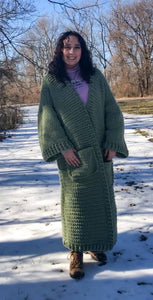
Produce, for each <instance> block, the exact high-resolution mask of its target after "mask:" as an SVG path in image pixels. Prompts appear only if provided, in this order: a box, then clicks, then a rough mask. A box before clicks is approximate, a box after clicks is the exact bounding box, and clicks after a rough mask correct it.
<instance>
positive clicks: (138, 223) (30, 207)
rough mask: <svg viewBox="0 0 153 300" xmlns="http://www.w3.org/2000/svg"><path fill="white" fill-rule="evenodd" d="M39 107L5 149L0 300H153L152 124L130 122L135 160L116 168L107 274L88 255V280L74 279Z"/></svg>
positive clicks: (138, 119)
mask: <svg viewBox="0 0 153 300" xmlns="http://www.w3.org/2000/svg"><path fill="white" fill-rule="evenodd" d="M37 109H38V107H37V106H31V107H26V108H24V110H25V117H24V124H23V125H22V126H21V127H20V128H18V129H17V130H14V131H11V132H10V134H11V135H12V137H11V138H8V139H6V140H4V141H3V142H1V143H0V158H1V159H0V199H1V201H0V203H1V211H0V225H1V227H0V230H1V231H0V284H1V285H0V300H57V299H63V300H70V299H71V300H78V299H79V300H85V299H86V300H101V299H102V300H106V299H110V300H120V299H122V300H123V299H125V300H129V299H130V300H131V299H133V300H153V201H152V200H153V143H152V142H150V141H149V140H148V139H149V137H147V138H146V137H144V136H142V135H140V134H138V133H136V131H135V129H136V128H140V129H142V130H145V131H147V132H149V135H150V137H151V136H152V137H153V125H152V124H153V116H151V115H150V116H149V115H148V116H136V115H127V114H126V115H125V133H126V141H127V144H128V148H129V152H130V155H129V157H128V159H125V160H121V159H115V160H114V171H115V194H116V203H117V208H118V242H117V244H116V245H115V247H114V249H113V250H112V251H110V252H108V253H107V255H108V263H107V264H106V265H105V266H100V265H99V263H97V262H95V261H93V260H92V259H91V257H90V256H89V255H88V254H85V255H84V268H85V277H84V278H83V279H82V280H80V281H76V280H74V279H71V278H70V277H69V260H68V254H69V251H68V250H67V249H65V248H64V246H63V245H62V239H61V216H60V186H59V177H58V171H57V166H56V163H51V164H47V163H45V162H43V160H42V157H41V153H40V148H39V144H38V137H37Z"/></svg>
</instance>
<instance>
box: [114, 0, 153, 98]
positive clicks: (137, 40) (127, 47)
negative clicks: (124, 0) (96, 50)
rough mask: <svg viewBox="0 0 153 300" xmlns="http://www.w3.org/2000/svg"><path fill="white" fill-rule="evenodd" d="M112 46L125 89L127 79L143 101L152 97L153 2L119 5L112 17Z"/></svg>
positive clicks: (151, 0)
mask: <svg viewBox="0 0 153 300" xmlns="http://www.w3.org/2000/svg"><path fill="white" fill-rule="evenodd" d="M110 43H111V47H112V49H113V50H112V53H113V56H112V59H114V58H115V61H116V64H117V65H118V70H117V72H119V73H118V79H119V80H120V82H122V85H123V82H124V81H125V79H126V81H127V82H128V83H129V85H131V87H132V86H133V87H135V90H136V91H139V93H140V95H141V96H142V97H143V96H144V95H149V93H151V92H152V90H151V88H152V82H151V77H152V72H153V71H152V66H153V65H152V63H153V61H152V58H153V0H140V1H135V2H133V3H132V4H127V5H122V4H121V1H118V3H117V7H114V8H113V11H112V15H111V17H110ZM119 74H120V76H119ZM115 75H116V74H115ZM119 77H120V78H119ZM116 81H117V80H116Z"/></svg>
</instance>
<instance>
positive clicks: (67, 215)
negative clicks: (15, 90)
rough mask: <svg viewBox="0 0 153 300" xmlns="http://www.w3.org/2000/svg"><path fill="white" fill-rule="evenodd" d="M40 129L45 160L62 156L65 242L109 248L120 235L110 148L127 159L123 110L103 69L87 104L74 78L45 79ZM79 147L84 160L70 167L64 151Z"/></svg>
mask: <svg viewBox="0 0 153 300" xmlns="http://www.w3.org/2000/svg"><path fill="white" fill-rule="evenodd" d="M38 131H39V141H40V147H41V151H42V155H43V158H44V160H45V161H47V162H51V161H54V160H57V165H58V169H59V175H60V183H61V215H62V233H63V243H64V245H65V246H66V247H67V248H69V249H71V250H74V251H89V250H90V251H106V250H110V249H112V247H113V246H114V244H115V242H116V237H117V225H116V224H117V220H116V205H115V200H114V190H113V165H112V162H105V161H104V156H103V153H104V149H112V150H114V151H116V153H117V156H118V157H121V158H125V157H127V156H128V150H127V147H126V143H125V140H124V121H123V115H122V112H121V110H120V108H119V106H118V104H117V103H116V101H115V99H114V97H113V95H112V93H111V90H110V88H109V86H108V84H107V81H106V80H105V78H104V76H103V75H102V74H101V72H100V71H99V70H98V69H96V72H95V74H94V75H93V76H92V77H91V82H90V85H89V95H88V104H87V106H86V107H85V106H84V104H83V102H82V100H81V99H80V97H79V95H78V94H77V92H76V91H75V90H74V89H73V87H72V85H71V82H69V81H66V84H65V85H64V84H63V83H60V82H58V81H56V79H55V77H54V76H51V75H50V74H48V75H46V77H45V78H44V81H43V84H42V89H41V99H40V105H39V113H38ZM68 148H75V149H76V150H77V152H76V153H77V155H78V157H79V158H80V160H81V165H80V166H79V167H70V166H69V165H68V164H67V163H66V161H65V159H64V157H63V155H62V154H61V152H62V151H63V150H65V149H68Z"/></svg>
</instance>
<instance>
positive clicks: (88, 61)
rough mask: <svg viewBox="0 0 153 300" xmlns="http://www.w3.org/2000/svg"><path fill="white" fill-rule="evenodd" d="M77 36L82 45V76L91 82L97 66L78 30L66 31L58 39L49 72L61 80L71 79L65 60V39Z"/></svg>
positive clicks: (80, 63)
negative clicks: (63, 50) (63, 52)
mask: <svg viewBox="0 0 153 300" xmlns="http://www.w3.org/2000/svg"><path fill="white" fill-rule="evenodd" d="M70 35H71V36H72V35H73V36H75V37H77V38H78V41H79V43H80V46H81V51H82V52H81V59H80V61H79V65H80V72H81V76H82V78H83V79H84V80H85V81H86V82H88V83H89V82H90V77H91V75H93V74H94V72H95V68H94V66H93V63H92V57H91V54H90V51H89V50H88V48H87V45H86V42H85V40H84V39H83V37H82V36H81V35H80V34H79V33H78V32H76V31H71V30H70V31H66V32H64V33H62V34H61V35H60V37H59V39H58V41H57V45H56V49H55V53H54V57H53V60H52V61H51V63H50V64H49V73H50V74H52V75H55V77H56V79H57V80H58V81H60V82H63V83H64V82H65V80H66V79H67V80H69V77H68V75H67V73H66V68H65V63H64V61H63V55H62V49H63V46H64V45H63V41H64V40H65V39H67V38H68V37H69V36H70Z"/></svg>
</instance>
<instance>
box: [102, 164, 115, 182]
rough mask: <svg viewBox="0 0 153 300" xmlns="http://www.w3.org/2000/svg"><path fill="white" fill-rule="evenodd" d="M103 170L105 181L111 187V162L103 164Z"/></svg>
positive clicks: (112, 177)
mask: <svg viewBox="0 0 153 300" xmlns="http://www.w3.org/2000/svg"><path fill="white" fill-rule="evenodd" d="M104 170H105V175H106V179H107V182H108V185H109V186H112V185H113V181H114V175H113V162H112V160H111V161H107V162H104Z"/></svg>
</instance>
